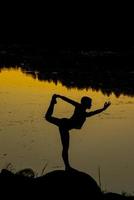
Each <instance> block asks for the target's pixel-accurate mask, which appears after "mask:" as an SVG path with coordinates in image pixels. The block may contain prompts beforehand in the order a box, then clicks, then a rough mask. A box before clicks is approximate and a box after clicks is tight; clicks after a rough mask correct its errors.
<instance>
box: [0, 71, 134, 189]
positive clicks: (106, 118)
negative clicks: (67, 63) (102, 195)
mask: <svg viewBox="0 0 134 200" xmlns="http://www.w3.org/2000/svg"><path fill="white" fill-rule="evenodd" d="M54 93H56V94H61V95H64V96H67V97H69V98H71V99H74V100H76V101H80V99H81V97H82V96H90V97H91V98H92V100H93V106H92V108H91V110H95V109H98V108H101V107H103V104H104V102H105V101H109V100H110V101H111V103H112V105H111V107H109V108H108V109H107V110H106V111H105V112H103V113H101V114H99V115H96V116H94V117H91V118H88V119H87V121H86V122H85V124H84V126H83V127H82V129H81V130H72V131H71V132H70V135H71V138H70V149H69V155H70V162H71V165H72V167H74V168H76V169H78V170H81V171H84V172H86V173H88V174H90V175H91V176H92V177H93V178H94V179H95V180H96V181H97V182H98V171H99V169H100V175H101V184H102V189H103V190H106V191H112V192H122V191H126V192H128V193H133V192H134V159H133V152H134V98H132V97H128V96H123V95H121V96H120V97H118V98H117V97H116V96H115V95H114V94H111V95H110V96H109V97H108V96H104V94H103V93H102V92H101V91H99V92H96V91H93V90H92V89H89V90H86V89H83V90H78V89H76V88H75V89H67V88H66V87H65V86H62V84H61V83H57V84H55V83H53V82H47V81H39V80H38V78H35V79H33V77H32V76H31V75H28V74H24V73H23V72H22V71H21V69H13V68H11V69H6V68H5V69H3V70H1V73H0V168H1V169H2V168H5V167H7V166H8V164H9V163H11V165H10V167H11V168H12V170H14V171H17V170H20V169H23V168H32V169H33V170H34V171H35V172H36V173H37V174H38V175H41V173H42V170H43V168H44V167H45V171H44V173H47V172H48V171H52V170H55V169H64V163H63V161H62V158H61V150H62V149H61V142H60V136H59V133H58V128H57V127H56V126H54V125H52V124H50V123H48V122H47V121H46V120H45V119H44V118H43V116H44V113H45V112H46V111H47V108H48V105H49V103H50V100H51V97H52V95H53V94H54ZM73 110H74V108H73V106H71V105H69V104H67V103H66V102H64V101H62V100H60V99H59V100H58V103H57V104H56V106H55V110H54V115H55V116H57V117H59V118H61V117H70V116H71V115H72V112H73Z"/></svg>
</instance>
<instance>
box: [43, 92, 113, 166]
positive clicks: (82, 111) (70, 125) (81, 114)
mask: <svg viewBox="0 0 134 200" xmlns="http://www.w3.org/2000/svg"><path fill="white" fill-rule="evenodd" d="M57 98H61V99H62V100H64V101H66V102H68V103H70V104H72V105H73V106H74V107H75V110H74V113H73V115H72V117H71V118H69V119H68V118H62V119H58V118H56V117H53V116H52V114H53V110H54V105H55V104H56V103H57V101H56V99H57ZM110 104H111V103H110V102H105V104H104V107H103V108H101V109H98V110H95V111H92V112H86V109H90V108H91V106H92V99H91V98H89V97H86V96H84V97H82V99H81V103H78V102H76V101H73V100H71V99H69V98H67V97H64V96H61V95H57V94H54V95H53V96H52V100H51V103H50V106H49V108H48V110H47V113H46V115H45V118H46V120H47V121H48V122H50V123H52V124H55V125H56V126H58V127H59V132H60V137H61V142H62V146H63V150H62V158H63V161H64V164H65V169H66V170H69V169H71V167H70V164H69V159H68V149H69V131H70V130H71V129H81V127H82V125H83V124H84V122H85V120H86V118H87V117H91V116H93V115H96V114H98V113H101V112H102V111H104V110H106V109H107V108H108V107H109V106H110Z"/></svg>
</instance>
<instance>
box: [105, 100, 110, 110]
mask: <svg viewBox="0 0 134 200" xmlns="http://www.w3.org/2000/svg"><path fill="white" fill-rule="evenodd" d="M110 105H111V102H110V101H108V102H105V103H104V110H105V109H107V108H108V107H109V106H110Z"/></svg>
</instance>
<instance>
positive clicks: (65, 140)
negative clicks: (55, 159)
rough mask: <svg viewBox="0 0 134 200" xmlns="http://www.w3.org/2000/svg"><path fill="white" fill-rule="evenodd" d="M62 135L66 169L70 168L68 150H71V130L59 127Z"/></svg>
mask: <svg viewBox="0 0 134 200" xmlns="http://www.w3.org/2000/svg"><path fill="white" fill-rule="evenodd" d="M59 131H60V137H61V142H62V146H63V149H62V158H63V161H64V164H65V169H66V170H68V169H70V168H71V167H70V164H69V158H68V150H69V131H68V130H67V129H65V128H63V127H59Z"/></svg>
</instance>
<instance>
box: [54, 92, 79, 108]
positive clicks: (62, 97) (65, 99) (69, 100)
mask: <svg viewBox="0 0 134 200" xmlns="http://www.w3.org/2000/svg"><path fill="white" fill-rule="evenodd" d="M56 97H58V98H61V99H62V100H64V101H66V102H68V103H70V104H72V105H73V106H78V105H79V103H78V102H76V101H74V100H72V99H69V98H67V97H65V96H61V95H58V94H56Z"/></svg>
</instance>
